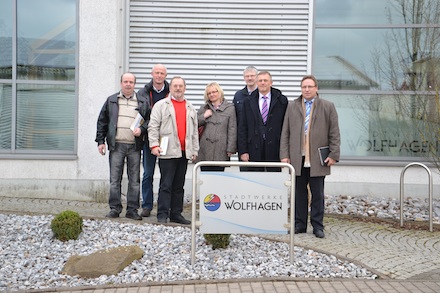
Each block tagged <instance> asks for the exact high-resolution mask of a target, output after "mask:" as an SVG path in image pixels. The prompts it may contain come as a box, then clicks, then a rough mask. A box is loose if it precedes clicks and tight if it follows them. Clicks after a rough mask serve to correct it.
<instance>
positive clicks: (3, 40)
mask: <svg viewBox="0 0 440 293" xmlns="http://www.w3.org/2000/svg"><path fill="white" fill-rule="evenodd" d="M0 7H1V9H0V79H11V78H12V0H0Z"/></svg>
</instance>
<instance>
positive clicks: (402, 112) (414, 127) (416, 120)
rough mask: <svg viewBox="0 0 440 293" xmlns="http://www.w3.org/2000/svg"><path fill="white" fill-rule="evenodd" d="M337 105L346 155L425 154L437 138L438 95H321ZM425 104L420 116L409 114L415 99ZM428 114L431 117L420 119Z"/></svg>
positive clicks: (343, 148) (406, 155)
mask: <svg viewBox="0 0 440 293" xmlns="http://www.w3.org/2000/svg"><path fill="white" fill-rule="evenodd" d="M322 96H323V97H324V98H325V99H328V100H330V101H333V102H334V103H335V105H336V107H337V109H338V115H339V120H340V121H341V122H340V125H339V126H340V131H341V153H343V154H344V156H375V157H377V156H379V157H383V156H387V157H396V158H397V157H424V156H426V155H427V154H428V153H429V148H430V147H433V148H434V149H435V150H436V152H437V153H438V154H440V145H439V140H438V133H437V132H436V131H435V130H436V129H437V130H438V112H437V113H436V110H435V109H436V108H433V107H432V106H435V105H436V103H438V97H436V96H435V95H431V96H417V97H414V96H412V95H329V94H325V95H322ZM414 98H417V99H420V101H419V102H420V104H419V105H421V104H424V105H425V107H424V108H423V109H419V110H418V112H419V114H420V116H417V117H411V116H410V115H408V109H406V108H407V107H408V105H411V103H412V99H414ZM422 115H427V117H428V119H426V120H423V119H420V117H421V116H422Z"/></svg>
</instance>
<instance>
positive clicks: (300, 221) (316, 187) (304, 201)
mask: <svg viewBox="0 0 440 293" xmlns="http://www.w3.org/2000/svg"><path fill="white" fill-rule="evenodd" d="M303 164H304V160H303ZM324 179H325V176H319V177H310V168H304V167H302V168H301V176H296V180H295V182H296V183H295V228H297V229H307V218H308V212H309V207H308V190H307V184H310V191H311V193H312V202H311V210H310V223H311V224H312V227H313V231H316V230H324V224H323V220H324Z"/></svg>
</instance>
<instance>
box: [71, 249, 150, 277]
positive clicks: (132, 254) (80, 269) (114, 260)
mask: <svg viewBox="0 0 440 293" xmlns="http://www.w3.org/2000/svg"><path fill="white" fill-rule="evenodd" d="M143 255H144V251H143V250H142V249H141V248H140V247H139V246H136V245H131V246H119V247H115V248H112V249H104V250H100V251H97V252H94V253H92V254H90V255H84V256H80V255H73V256H71V257H70V258H69V259H68V260H67V262H66V264H65V265H64V268H63V271H62V273H63V274H67V275H71V276H76V275H79V276H81V277H83V278H97V277H99V276H101V275H116V274H118V273H119V272H120V271H122V270H123V269H124V268H125V267H126V266H128V265H129V264H131V263H132V262H133V261H134V260H137V259H140V258H142V256H143Z"/></svg>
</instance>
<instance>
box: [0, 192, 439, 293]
mask: <svg viewBox="0 0 440 293" xmlns="http://www.w3.org/2000/svg"><path fill="white" fill-rule="evenodd" d="M427 206H428V204H427V202H426V201H420V200H414V199H409V200H407V202H405V207H404V211H405V219H406V220H415V219H417V220H419V219H420V220H425V221H426V220H427V219H428V208H427ZM399 208H400V205H399V203H398V201H396V200H393V199H369V198H368V197H367V196H360V197H348V196H326V213H333V214H353V215H355V214H356V215H364V216H370V217H371V216H379V215H380V216H381V217H388V218H394V219H396V218H398V217H399V216H400V210H399ZM434 211H435V213H434V214H435V215H434V217H435V219H436V220H435V221H434V222H435V223H438V219H439V217H440V215H439V211H440V203H439V202H438V201H435V204H434ZM52 219H53V216H18V215H11V214H8V215H3V214H0V222H1V223H2V229H0V259H1V267H0V291H8V290H9V291H18V290H31V289H47V288H57V287H75V286H96V285H105V284H122V283H136V282H165V281H177V280H209V279H236V278H258V277H305V278H365V279H374V278H377V276H376V275H375V274H373V273H372V272H370V271H368V270H367V269H365V268H362V267H360V266H357V265H355V264H353V263H349V262H347V261H342V260H340V259H337V258H336V257H335V256H332V255H325V254H322V253H318V252H315V251H313V250H305V249H303V248H300V247H295V251H294V264H290V261H289V245H288V244H286V243H283V242H276V241H269V240H266V239H263V238H260V237H257V236H244V235H231V241H230V245H229V247H228V248H226V249H216V250H212V248H211V246H208V245H206V244H205V242H204V239H203V235H201V234H199V233H197V235H196V242H197V247H196V250H197V251H196V262H195V265H194V267H192V266H191V243H190V242H191V230H190V229H189V228H188V227H180V226H177V227H170V226H163V225H151V224H132V223H120V222H116V221H109V220H84V228H83V233H82V234H81V235H80V237H79V239H78V240H76V241H73V240H71V241H68V242H64V243H63V242H61V241H58V240H56V239H54V238H53V233H52V231H51V229H50V223H51V221H52ZM133 244H135V245H139V247H140V248H141V249H143V250H144V251H145V255H144V256H143V257H142V259H140V260H137V261H134V262H133V263H132V264H131V265H129V266H128V267H126V268H125V269H124V270H123V271H122V272H120V273H119V274H118V275H113V276H105V275H103V276H100V277H99V278H94V279H83V278H80V277H77V276H68V275H63V274H61V270H62V268H63V266H64V264H65V262H66V261H67V260H68V258H69V257H70V256H72V255H76V254H79V255H85V254H91V253H93V252H95V251H97V250H100V249H104V248H112V247H116V246H122V245H133Z"/></svg>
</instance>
